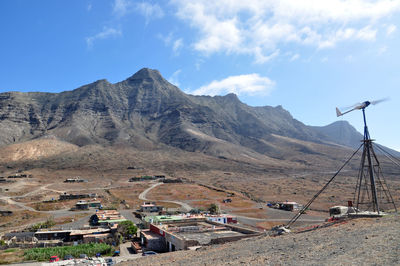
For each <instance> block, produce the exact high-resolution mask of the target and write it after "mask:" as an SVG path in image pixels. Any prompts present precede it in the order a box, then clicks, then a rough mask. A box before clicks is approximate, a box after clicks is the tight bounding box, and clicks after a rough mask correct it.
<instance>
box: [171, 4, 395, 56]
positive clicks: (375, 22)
mask: <svg viewBox="0 0 400 266" xmlns="http://www.w3.org/2000/svg"><path fill="white" fill-rule="evenodd" d="M171 2H172V3H173V4H174V5H175V6H176V8H177V12H176V16H177V17H178V18H179V19H181V20H183V21H185V22H186V23H188V24H189V25H190V26H191V27H192V28H194V29H196V31H197V33H198V35H197V39H196V40H195V41H194V42H193V44H192V45H193V46H192V47H193V48H194V49H195V50H197V51H200V52H202V53H204V54H205V55H210V54H213V53H218V52H224V53H227V54H231V53H235V54H249V55H252V56H253V57H254V61H255V62H256V63H265V62H268V61H269V60H271V59H272V58H274V56H277V55H278V54H279V49H281V47H282V46H283V45H285V44H291V43H295V44H300V45H305V46H311V47H316V48H317V49H327V48H332V47H335V46H336V45H338V44H339V43H341V42H345V41H362V42H366V41H368V42H372V41H375V40H376V36H377V34H378V29H382V27H380V25H379V23H380V21H381V20H384V19H386V18H388V17H390V16H391V15H393V14H396V13H399V12H400V1H394V0H376V1H370V0H354V1H347V0H325V1H321V0H279V1H275V0H253V1H250V2H244V1H242V0H219V1H208V0H197V1H186V0H171ZM395 30H396V26H394V25H392V26H389V27H387V28H386V34H387V35H390V34H392V33H393V32H394V31H395ZM271 55H274V56H272V57H271Z"/></svg>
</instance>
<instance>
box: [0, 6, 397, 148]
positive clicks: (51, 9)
mask: <svg viewBox="0 0 400 266" xmlns="http://www.w3.org/2000/svg"><path fill="white" fill-rule="evenodd" d="M0 12H1V16H0V34H1V42H0V92H5V91H46V92H61V91H64V90H72V89H75V88H77V87H79V86H81V85H84V84H87V83H91V82H93V81H95V80H98V79H103V78H105V79H107V80H109V81H110V82H118V81H121V80H124V79H126V78H127V77H129V76H131V75H132V74H134V73H135V72H136V71H138V70H139V69H141V68H143V67H149V68H154V69H158V70H159V71H160V72H161V74H162V75H163V76H164V77H165V78H166V79H168V80H169V81H170V82H172V83H174V84H175V85H177V86H178V87H179V88H181V89H182V90H184V91H185V92H187V93H192V94H207V95H225V94H227V93H229V92H234V93H236V94H237V95H238V96H239V98H240V99H241V100H242V101H243V102H245V103H247V104H248V105H251V106H263V105H271V106H276V105H282V106H283V107H284V108H285V109H287V110H288V111H289V112H290V113H291V114H292V115H293V116H294V117H295V118H296V119H298V120H300V121H302V122H303V123H305V124H308V125H317V126H322V125H327V124H329V123H332V122H334V121H336V120H339V119H345V120H348V121H349V122H350V123H351V124H352V125H354V126H355V127H356V128H357V130H359V131H362V129H363V128H362V115H361V112H359V111H357V112H353V113H350V114H348V115H346V116H345V117H343V118H339V119H338V118H337V117H336V115H335V107H336V106H339V107H344V106H349V105H352V104H354V103H357V102H361V101H364V100H375V99H381V98H386V97H389V98H390V100H389V101H387V102H384V103H382V104H380V105H376V106H371V107H369V108H368V109H367V119H368V122H369V129H370V134H371V136H372V137H373V138H375V139H377V141H378V142H380V143H382V144H384V145H386V146H389V147H391V148H394V149H397V150H400V140H399V138H398V133H397V132H400V123H399V118H398V115H399V114H400V112H399V110H398V108H397V106H398V104H397V103H398V101H399V100H400V90H399V87H400V86H399V85H400V73H399V72H400V71H399V70H400V50H399V47H400V29H399V27H400V1H399V0H396V1H392V0H376V1H373V0H352V1H344V0H324V1H321V0H280V1H273V0H253V1H251V0H249V1H240V0H230V1H227V0H217V1H215V0H214V1H204V0H197V1H186V0H171V1H144V0H142V1H133V0H114V1H105V0H96V1H94V0H79V1H78V0H68V1H62V0H59V1H45V0H41V1H29V0H25V1H20V0H1V1H0Z"/></svg>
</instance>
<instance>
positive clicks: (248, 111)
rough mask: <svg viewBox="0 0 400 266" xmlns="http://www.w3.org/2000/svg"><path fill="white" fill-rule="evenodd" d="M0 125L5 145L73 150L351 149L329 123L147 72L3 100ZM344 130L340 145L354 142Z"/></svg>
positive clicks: (275, 152)
mask: <svg viewBox="0 0 400 266" xmlns="http://www.w3.org/2000/svg"><path fill="white" fill-rule="evenodd" d="M0 125H1V128H0V137H1V140H0V145H3V146H4V145H8V144H11V143H18V142H22V141H26V140H32V139H36V138H40V137H43V136H54V137H56V138H59V139H60V140H62V141H66V142H69V143H72V144H75V145H78V146H85V145H91V144H100V145H105V146H107V145H121V144H122V145H130V146H133V147H135V148H139V149H145V150H146V149H150V150H151V149H158V148H162V147H164V148H167V147H169V146H172V147H175V148H179V149H183V150H185V151H191V152H204V153H206V154H211V155H215V156H226V155H228V156H229V155H233V154H237V153H238V152H239V153H240V152H244V154H250V153H253V152H255V153H261V154H266V155H268V156H271V157H273V158H283V157H284V156H285V154H286V153H287V151H284V150H279V149H276V148H273V146H274V145H271V144H273V142H274V140H275V138H274V137H273V134H275V135H279V136H284V137H289V138H294V139H299V140H304V141H311V142H315V143H326V142H331V144H332V142H333V143H336V144H339V145H344V146H348V147H351V146H350V145H349V141H343V140H340V139H338V136H337V133H332V134H330V133H329V132H333V131H335V130H337V128H338V127H337V126H336V125H335V124H334V125H333V126H332V125H328V127H310V126H306V125H304V124H303V123H301V122H300V121H298V120H296V119H294V118H293V117H292V115H291V114H290V113H289V112H288V111H286V110H285V109H283V108H282V106H277V107H271V106H263V107H251V106H248V105H247V104H245V103H242V102H241V101H240V100H239V99H238V97H237V96H236V95H234V94H228V95H225V96H214V97H210V96H194V95H190V94H185V93H184V92H183V91H181V90H180V89H179V88H178V87H176V86H174V85H172V84H171V83H169V82H168V81H167V80H165V79H164V78H163V77H162V76H161V74H160V72H159V71H158V70H152V69H148V68H143V69H141V70H139V71H138V72H136V73H135V74H133V75H132V76H130V77H128V78H127V79H125V80H123V81H120V82H117V83H114V84H112V83H110V82H108V81H107V80H106V79H100V80H97V81H95V82H93V83H90V84H87V85H83V86H81V87H79V88H77V89H75V90H72V91H64V92H61V93H43V92H30V93H20V92H6V93H1V94H0ZM349 126H350V125H345V128H346V130H347V131H346V132H347V133H348V136H346V138H354V135H355V134H356V133H355V132H356V131H355V132H354V131H353V130H352V129H349ZM350 127H351V126H350ZM353 129H354V128H353ZM328 131H329V132H328ZM358 134H359V133H358ZM289 146H290V145H289Z"/></svg>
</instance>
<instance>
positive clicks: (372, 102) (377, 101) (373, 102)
mask: <svg viewBox="0 0 400 266" xmlns="http://www.w3.org/2000/svg"><path fill="white" fill-rule="evenodd" d="M388 100H389V98H383V99H380V100H376V101H371V104H373V105H375V104H378V103H381V102H386V101H388Z"/></svg>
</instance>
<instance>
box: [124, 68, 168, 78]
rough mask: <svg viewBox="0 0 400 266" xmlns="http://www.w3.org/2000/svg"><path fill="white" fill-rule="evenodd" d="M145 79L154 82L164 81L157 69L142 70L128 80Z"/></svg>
mask: <svg viewBox="0 0 400 266" xmlns="http://www.w3.org/2000/svg"><path fill="white" fill-rule="evenodd" d="M143 79H152V80H163V77H162V76H161V74H160V71H158V70H156V69H150V68H142V69H141V70H139V71H138V72H136V73H135V74H133V75H132V76H131V77H129V78H128V79H127V80H130V81H131V80H143Z"/></svg>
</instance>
